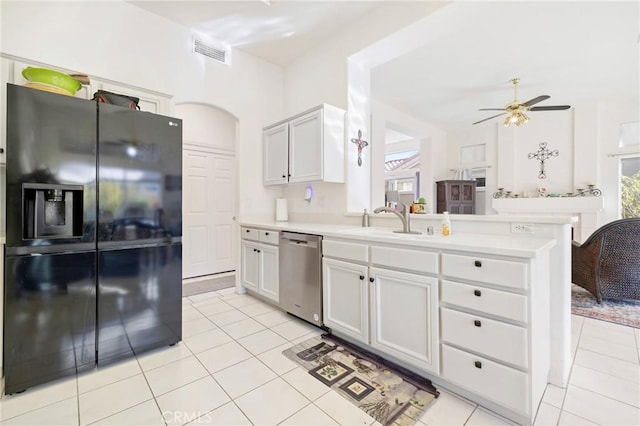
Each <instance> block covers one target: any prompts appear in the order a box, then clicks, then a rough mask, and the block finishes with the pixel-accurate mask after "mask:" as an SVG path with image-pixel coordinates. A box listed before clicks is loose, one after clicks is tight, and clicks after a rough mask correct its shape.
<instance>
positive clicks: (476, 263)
mask: <svg viewBox="0 0 640 426" xmlns="http://www.w3.org/2000/svg"><path fill="white" fill-rule="evenodd" d="M473 264H474V265H476V268H482V262H481V261H479V260H476V261H475V262H473Z"/></svg>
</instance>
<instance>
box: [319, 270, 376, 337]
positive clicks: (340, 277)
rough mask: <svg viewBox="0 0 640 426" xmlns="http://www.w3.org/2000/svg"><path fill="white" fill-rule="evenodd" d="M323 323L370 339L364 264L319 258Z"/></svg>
mask: <svg viewBox="0 0 640 426" xmlns="http://www.w3.org/2000/svg"><path fill="white" fill-rule="evenodd" d="M322 280H323V286H322V289H323V295H322V296H323V309H324V312H323V316H324V324H325V325H326V326H327V327H329V328H331V329H333V330H337V331H339V332H340V333H342V334H345V335H347V336H349V337H351V338H353V339H356V340H358V341H360V342H362V343H369V308H368V300H369V277H368V274H367V267H366V266H363V265H358V264H356V263H349V262H342V261H339V260H333V259H326V258H325V259H323V261H322Z"/></svg>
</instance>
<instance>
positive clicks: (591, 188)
mask: <svg viewBox="0 0 640 426" xmlns="http://www.w3.org/2000/svg"><path fill="white" fill-rule="evenodd" d="M601 195H602V191H600V190H599V189H598V188H596V186H595V185H587V189H584V188H576V192H574V193H573V194H572V195H571V197H585V196H590V197H600V196H601Z"/></svg>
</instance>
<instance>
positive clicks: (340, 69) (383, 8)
mask: <svg viewBox="0 0 640 426" xmlns="http://www.w3.org/2000/svg"><path fill="white" fill-rule="evenodd" d="M444 3H445V2H437V3H435V2H429V3H427V2H392V3H391V2H390V3H389V4H382V3H381V5H380V7H378V8H376V9H375V10H374V11H372V12H371V13H369V14H367V15H365V16H363V17H362V18H361V19H359V20H358V21H355V22H353V23H352V24H350V25H349V26H347V27H345V29H344V30H343V31H341V32H340V33H338V34H336V36H334V37H333V38H331V39H329V40H327V41H325V42H324V43H323V44H321V45H320V46H318V47H316V48H315V49H312V50H310V51H309V52H308V53H307V54H305V55H303V56H301V57H300V58H298V59H296V60H295V61H294V62H293V63H291V64H290V65H288V66H287V67H286V68H285V70H284V82H285V84H284V87H285V88H284V111H285V115H286V116H289V115H294V114H296V113H299V112H301V111H304V110H306V109H309V108H312V107H314V106H317V105H320V104H322V103H328V104H332V105H335V106H337V107H340V108H343V109H348V108H351V105H353V101H356V102H358V104H359V105H364V103H363V102H365V101H368V99H364V100H362V99H355V98H353V99H350V98H349V87H348V86H349V79H350V78H351V79H354V75H353V74H351V75H349V74H350V71H351V72H353V71H354V64H351V67H350V66H349V59H348V58H349V57H350V56H352V55H354V54H356V53H358V52H360V51H361V50H363V49H365V48H366V47H368V46H370V45H372V44H373V43H374V42H376V41H379V40H380V39H383V38H384V37H387V36H388V35H389V34H392V33H393V32H394V31H397V30H399V29H401V28H403V27H405V26H406V25H408V24H410V23H411V22H414V21H417V20H418V19H420V18H422V17H423V16H426V15H428V14H429V13H431V12H432V11H433V10H435V9H437V8H439V7H441V6H442V5H443V4H444ZM389 53H390V54H392V55H395V53H394V52H391V51H390V52H389ZM355 67H357V64H356V65H355ZM365 83H366V84H367V85H368V84H369V83H368V81H367V82H365ZM360 89H362V90H363V91H364V92H366V95H367V97H368V90H364V89H366V88H364V87H361V88H360ZM350 102H351V105H350ZM366 103H368V102H366ZM348 113H349V114H350V115H354V114H357V115H360V117H361V118H362V120H360V122H359V123H357V124H356V123H354V122H353V121H350V126H351V128H350V129H349V131H348V135H347V138H346V139H347V140H346V141H345V148H346V149H345V153H346V155H345V161H346V167H347V179H351V182H349V181H348V180H347V183H345V184H325V183H317V184H314V190H315V195H316V198H315V199H314V200H313V201H312V202H311V203H307V202H306V201H304V200H302V195H301V194H302V193H303V189H302V190H301V189H299V188H297V186H296V185H289V186H287V187H286V188H284V196H285V197H287V199H288V201H289V202H288V205H289V211H290V212H291V213H293V214H294V215H295V214H296V213H302V214H322V215H324V216H326V215H335V216H338V215H340V216H341V215H343V214H344V212H345V211H347V210H351V211H362V210H361V209H362V208H368V207H370V204H372V203H374V204H375V202H374V201H372V200H370V198H369V193H370V187H371V183H370V173H369V170H368V168H367V167H368V164H369V163H368V161H369V156H370V154H369V150H368V149H365V152H364V156H363V161H364V163H363V167H364V168H362V167H358V166H357V165H356V166H354V164H355V161H356V160H355V159H356V158H357V155H356V150H355V148H354V147H355V145H354V144H351V143H349V142H348V141H349V140H350V139H351V138H353V137H355V136H356V135H357V129H358V128H360V127H363V126H364V128H362V130H363V138H364V139H365V140H367V141H369V142H370V143H371V141H373V140H374V138H375V134H372V133H371V126H370V125H369V123H368V122H366V121H368V120H366V117H367V111H364V110H358V111H348ZM282 118H284V116H283V117H282ZM370 147H371V145H370V146H369V148H370ZM350 191H351V193H350ZM347 198H349V202H350V203H351V204H352V205H351V206H349V205H348V202H347Z"/></svg>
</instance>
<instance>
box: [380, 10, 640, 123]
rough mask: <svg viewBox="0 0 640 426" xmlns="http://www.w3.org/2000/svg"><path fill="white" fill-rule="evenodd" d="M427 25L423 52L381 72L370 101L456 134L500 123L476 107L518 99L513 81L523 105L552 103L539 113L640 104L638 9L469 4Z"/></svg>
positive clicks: (437, 14) (431, 19)
mask: <svg viewBox="0 0 640 426" xmlns="http://www.w3.org/2000/svg"><path fill="white" fill-rule="evenodd" d="M445 16H446V22H443V20H445V18H443V17H445ZM427 19H428V20H429V22H431V27H432V28H434V29H433V31H432V32H428V31H427V33H426V34H427V37H425V45H424V46H423V47H421V48H419V49H417V50H415V51H413V52H411V53H409V54H407V55H404V56H401V57H399V58H397V59H395V60H393V61H391V62H389V63H386V64H383V65H381V66H379V67H376V68H374V69H373V72H372V92H373V96H374V97H375V98H376V99H378V100H380V101H383V102H385V103H387V104H390V105H392V106H394V107H396V108H398V109H400V110H401V111H404V112H407V113H410V114H412V115H413V116H415V117H417V118H421V119H424V120H427V121H430V122H432V124H435V125H438V126H440V127H441V128H444V129H446V130H448V131H461V130H466V129H468V128H469V125H470V124H471V123H472V122H475V121H478V120H481V119H483V118H487V117H490V116H492V115H495V114H498V113H499V111H497V112H493V111H478V108H501V107H503V106H504V105H505V104H507V103H508V102H510V101H511V100H513V86H512V84H511V83H510V81H509V80H510V79H511V78H513V77H520V78H521V83H520V84H519V85H518V99H519V100H522V101H526V100H529V99H531V98H534V97H536V96H538V95H551V98H550V99H548V100H546V101H543V102H541V103H539V104H538V106H545V105H563V104H568V105H572V106H576V105H577V104H580V103H584V102H591V101H593V100H619V99H626V100H631V101H634V102H636V105H637V103H638V102H639V101H640V100H639V91H640V89H639V81H640V64H639V51H640V46H639V45H638V36H639V34H640V9H639V2H623V3H614V2H611V1H604V2H584V1H581V2H532V1H531V2H511V3H506V2H491V3H490V2H465V3H459V4H455V5H449V6H446V7H444V8H442V9H440V10H438V11H436V12H435V13H434V14H432V15H430V16H429V17H428V18H427ZM428 25H429V24H427V26H428ZM442 28H445V29H444V30H442ZM561 113H562V112H553V111H552V112H531V113H529V117H530V118H531V120H533V119H535V117H536V116H539V115H544V114H561ZM638 119H640V117H639V118H638ZM492 122H502V120H501V119H500V118H496V119H494V120H490V121H488V122H486V123H492Z"/></svg>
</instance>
